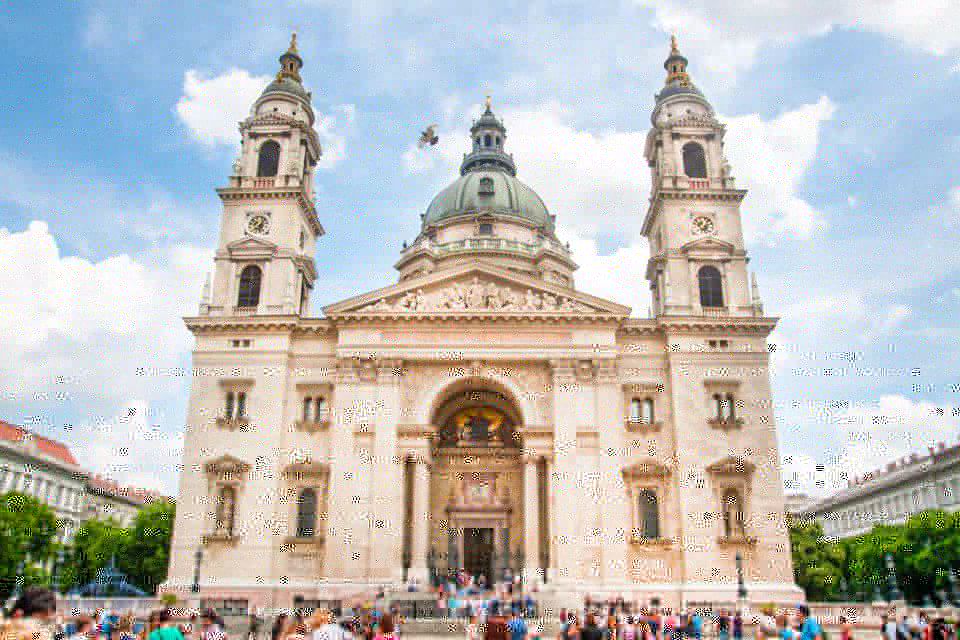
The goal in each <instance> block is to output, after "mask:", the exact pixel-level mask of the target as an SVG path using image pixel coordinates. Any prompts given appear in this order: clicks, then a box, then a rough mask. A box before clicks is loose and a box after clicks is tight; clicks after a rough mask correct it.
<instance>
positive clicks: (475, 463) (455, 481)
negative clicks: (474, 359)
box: [430, 381, 523, 583]
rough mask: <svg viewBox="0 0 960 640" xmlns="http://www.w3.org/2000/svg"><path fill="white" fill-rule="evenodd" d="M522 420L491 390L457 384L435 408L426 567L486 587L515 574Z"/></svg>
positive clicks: (519, 558) (519, 545)
mask: <svg viewBox="0 0 960 640" xmlns="http://www.w3.org/2000/svg"><path fill="white" fill-rule="evenodd" d="M522 420H523V418H522V415H521V413H520V411H519V408H518V406H517V403H516V402H515V401H514V400H513V398H512V397H511V396H510V394H509V393H508V392H507V391H506V390H505V389H502V388H498V386H497V385H495V384H492V383H491V384H486V383H483V382H480V381H470V382H468V381H464V383H462V384H459V385H454V387H452V388H451V389H450V390H449V391H448V392H447V393H446V394H444V396H443V397H442V398H441V399H440V401H439V402H438V403H437V405H436V407H435V410H434V413H433V417H432V424H433V426H434V429H435V434H436V436H435V438H434V441H433V451H432V453H433V469H432V473H431V479H430V515H431V523H432V531H431V536H430V541H431V542H430V545H431V548H430V555H431V558H432V559H433V562H431V567H432V568H433V573H434V575H435V576H436V577H438V578H439V577H440V576H444V575H450V574H452V573H455V572H458V571H461V570H464V571H467V572H468V573H469V574H471V575H473V576H475V577H476V578H477V580H480V579H481V576H482V579H483V580H485V581H486V582H487V583H490V582H492V581H495V580H502V579H503V578H504V577H505V576H506V575H508V574H510V573H515V572H517V571H519V570H520V569H521V567H522V566H523V555H522V554H523V539H522V531H523V468H522V466H521V458H520V455H521V449H522V447H521V444H522V443H521V441H520V431H519V429H520V426H521V425H522Z"/></svg>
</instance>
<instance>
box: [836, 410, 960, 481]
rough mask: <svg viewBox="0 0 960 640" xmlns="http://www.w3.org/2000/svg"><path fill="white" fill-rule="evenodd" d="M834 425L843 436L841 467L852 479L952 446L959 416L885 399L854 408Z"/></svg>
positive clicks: (959, 428) (839, 460)
mask: <svg viewBox="0 0 960 640" xmlns="http://www.w3.org/2000/svg"><path fill="white" fill-rule="evenodd" d="M835 423H836V425H837V427H838V428H839V429H840V432H841V434H842V435H843V443H842V446H841V449H840V454H839V456H838V460H837V464H838V466H839V467H840V468H841V469H842V470H844V471H845V472H847V473H848V474H849V476H850V477H853V476H855V475H857V474H863V473H866V472H869V471H874V470H877V469H881V468H882V467H884V466H885V465H886V464H888V463H889V462H892V461H893V460H895V459H897V458H900V457H902V456H905V455H909V454H910V453H920V454H924V453H926V451H927V448H928V447H934V446H936V445H937V443H938V442H948V443H953V442H955V441H956V438H957V434H958V432H960V416H956V415H952V414H951V408H950V407H943V406H937V405H935V404H933V403H930V402H924V401H914V400H911V399H910V398H906V397H904V396H902V395H884V396H881V397H880V399H879V401H877V402H876V403H871V404H870V405H868V406H852V407H851V408H850V409H848V410H846V411H844V412H842V413H840V414H838V415H837V416H836V418H835Z"/></svg>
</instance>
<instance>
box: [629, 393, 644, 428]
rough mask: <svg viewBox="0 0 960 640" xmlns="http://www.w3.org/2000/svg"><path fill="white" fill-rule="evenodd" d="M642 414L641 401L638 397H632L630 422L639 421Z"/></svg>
mask: <svg viewBox="0 0 960 640" xmlns="http://www.w3.org/2000/svg"><path fill="white" fill-rule="evenodd" d="M642 416H643V403H642V402H641V401H640V398H634V399H633V400H631V401H630V422H640V418H641V417H642Z"/></svg>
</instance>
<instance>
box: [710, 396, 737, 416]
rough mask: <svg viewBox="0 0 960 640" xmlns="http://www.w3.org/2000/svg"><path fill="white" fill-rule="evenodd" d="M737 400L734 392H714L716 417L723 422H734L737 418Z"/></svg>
mask: <svg viewBox="0 0 960 640" xmlns="http://www.w3.org/2000/svg"><path fill="white" fill-rule="evenodd" d="M736 404H737V400H736V398H735V397H734V395H733V394H732V393H715V394H713V411H714V415H713V417H714V419H715V420H718V421H721V422H733V421H734V420H736V419H737V413H736V409H735V407H736Z"/></svg>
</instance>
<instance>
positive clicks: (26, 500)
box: [0, 492, 58, 599]
mask: <svg viewBox="0 0 960 640" xmlns="http://www.w3.org/2000/svg"><path fill="white" fill-rule="evenodd" d="M57 529H58V523H57V517H56V515H55V514H54V512H53V510H52V509H50V507H48V506H47V505H45V504H43V503H41V502H40V501H39V500H37V499H36V498H34V497H32V496H28V495H26V494H24V493H18V492H11V493H6V494H3V495H2V496H0V598H2V599H6V598H7V597H9V595H10V592H11V591H12V590H13V588H14V585H15V583H16V577H17V571H18V569H19V568H20V565H21V563H23V565H24V568H25V571H24V573H25V574H26V575H25V578H26V579H25V583H26V584H36V583H44V582H47V580H48V576H47V575H46V573H45V572H44V571H43V570H42V569H41V565H42V564H43V563H44V562H45V561H47V560H49V559H50V558H51V557H52V555H53V554H54V553H55V551H56V548H57V543H56V536H57Z"/></svg>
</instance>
